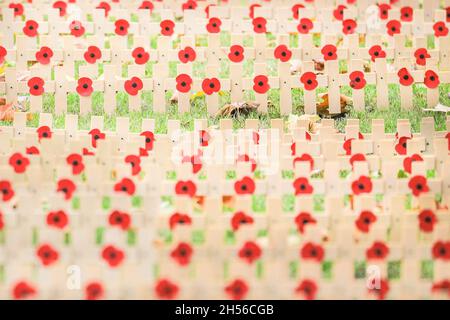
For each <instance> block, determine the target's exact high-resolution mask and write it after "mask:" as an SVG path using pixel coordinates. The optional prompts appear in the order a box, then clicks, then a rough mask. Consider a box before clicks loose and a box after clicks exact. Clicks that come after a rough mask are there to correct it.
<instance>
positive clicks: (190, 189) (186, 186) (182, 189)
mask: <svg viewBox="0 0 450 320" xmlns="http://www.w3.org/2000/svg"><path fill="white" fill-rule="evenodd" d="M196 192H197V186H196V185H195V183H194V182H192V181H191V180H186V181H183V180H180V181H178V182H177V183H176V184H175V194H178V195H187V196H189V197H191V198H192V197H193V196H195V194H196Z"/></svg>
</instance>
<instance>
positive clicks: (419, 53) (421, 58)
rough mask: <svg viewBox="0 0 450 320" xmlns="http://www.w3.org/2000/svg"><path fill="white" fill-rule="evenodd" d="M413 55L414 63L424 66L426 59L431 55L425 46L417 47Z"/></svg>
mask: <svg viewBox="0 0 450 320" xmlns="http://www.w3.org/2000/svg"><path fill="white" fill-rule="evenodd" d="M414 57H415V58H416V64H418V65H419V66H425V65H426V64H427V59H428V58H430V57H431V56H430V54H429V53H428V51H427V49H426V48H419V49H417V50H416V51H415V52H414Z"/></svg>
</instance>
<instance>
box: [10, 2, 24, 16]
mask: <svg viewBox="0 0 450 320" xmlns="http://www.w3.org/2000/svg"><path fill="white" fill-rule="evenodd" d="M8 8H10V9H13V10H14V17H18V16H21V15H23V5H22V4H21V3H10V4H9V6H8Z"/></svg>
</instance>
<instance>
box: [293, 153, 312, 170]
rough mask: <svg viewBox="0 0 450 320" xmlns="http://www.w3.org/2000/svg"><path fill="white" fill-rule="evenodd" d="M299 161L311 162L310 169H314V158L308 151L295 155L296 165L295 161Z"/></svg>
mask: <svg viewBox="0 0 450 320" xmlns="http://www.w3.org/2000/svg"><path fill="white" fill-rule="evenodd" d="M297 161H308V162H309V164H310V166H309V167H310V169H311V170H312V169H313V168H314V158H313V157H311V155H309V154H307V153H303V154H302V155H301V156H300V157H295V158H294V167H295V163H296V162H297Z"/></svg>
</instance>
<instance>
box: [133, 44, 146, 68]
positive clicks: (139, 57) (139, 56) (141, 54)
mask: <svg viewBox="0 0 450 320" xmlns="http://www.w3.org/2000/svg"><path fill="white" fill-rule="evenodd" d="M131 56H132V57H133V58H134V63H136V64H146V63H147V61H148V59H150V54H149V53H148V52H147V51H145V49H144V48H143V47H137V48H135V49H134V50H133V51H132V52H131Z"/></svg>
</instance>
